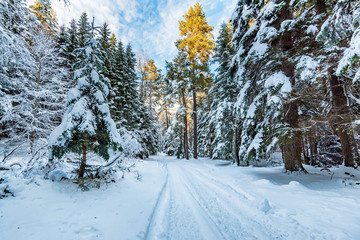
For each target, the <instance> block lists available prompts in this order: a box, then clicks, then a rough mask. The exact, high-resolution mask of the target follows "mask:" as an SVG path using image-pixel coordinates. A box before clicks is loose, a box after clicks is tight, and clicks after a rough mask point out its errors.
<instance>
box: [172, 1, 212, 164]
mask: <svg viewBox="0 0 360 240" xmlns="http://www.w3.org/2000/svg"><path fill="white" fill-rule="evenodd" d="M183 18H184V19H183V20H181V21H180V22H179V30H180V35H181V36H182V37H183V38H182V39H179V40H178V41H177V46H178V48H179V50H180V51H182V52H185V53H186V55H187V59H188V61H189V62H190V81H191V91H192V94H193V121H194V158H195V159H196V158H197V112H196V111H197V104H196V93H197V91H198V88H199V87H202V86H203V85H204V77H203V76H204V74H203V71H204V70H205V69H207V67H206V66H207V63H208V61H209V58H210V56H211V55H212V54H213V49H214V48H215V42H214V36H213V35H212V33H211V32H212V30H213V29H214V27H212V26H210V25H209V24H208V23H207V20H206V17H205V13H204V11H203V8H202V6H201V5H200V4H199V3H196V4H195V5H194V6H192V7H190V9H189V11H188V12H187V13H186V14H185V15H184V16H183Z"/></svg>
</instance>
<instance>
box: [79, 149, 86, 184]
mask: <svg viewBox="0 0 360 240" xmlns="http://www.w3.org/2000/svg"><path fill="white" fill-rule="evenodd" d="M82 151H83V157H82V159H81V164H80V170H79V178H83V177H84V174H85V167H86V143H85V142H83V144H82Z"/></svg>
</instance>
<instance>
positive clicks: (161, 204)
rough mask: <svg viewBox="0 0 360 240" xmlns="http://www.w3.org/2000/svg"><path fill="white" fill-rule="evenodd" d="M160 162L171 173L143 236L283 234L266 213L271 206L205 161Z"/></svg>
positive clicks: (164, 159)
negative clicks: (231, 181) (228, 180)
mask: <svg viewBox="0 0 360 240" xmlns="http://www.w3.org/2000/svg"><path fill="white" fill-rule="evenodd" d="M158 161H161V162H162V163H163V164H164V166H166V169H167V177H166V180H165V183H164V186H163V188H162V190H161V192H160V194H159V197H158V200H157V203H156V205H155V208H154V210H153V214H152V216H151V218H150V223H149V225H148V229H147V232H146V234H145V239H208V240H211V239H214V240H216V239H282V238H283V237H284V239H285V236H286V234H282V233H279V232H277V231H276V230H275V229H273V227H272V224H271V221H270V219H268V218H266V217H265V215H266V212H267V211H268V209H267V207H268V206H265V208H260V209H259V207H258V206H259V205H261V203H259V202H258V201H257V200H256V199H255V197H254V196H252V195H251V194H249V193H247V192H246V191H244V190H243V189H241V188H239V186H232V185H230V184H229V183H227V182H226V180H223V179H220V178H217V177H214V176H213V174H212V168H211V166H207V165H206V163H205V162H203V161H202V160H192V161H186V160H175V159H173V158H169V157H164V156H159V157H158ZM212 167H213V166H212ZM259 219H262V220H259ZM293 226H295V227H298V226H299V225H298V224H295V225H293ZM294 230H295V229H294ZM296 230H298V229H296Z"/></svg>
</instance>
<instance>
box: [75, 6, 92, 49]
mask: <svg viewBox="0 0 360 240" xmlns="http://www.w3.org/2000/svg"><path fill="white" fill-rule="evenodd" d="M88 35H90V23H89V19H88V16H87V14H86V12H83V13H82V14H81V16H80V19H79V20H78V22H77V38H78V44H79V47H80V48H84V47H85V42H86V39H88Z"/></svg>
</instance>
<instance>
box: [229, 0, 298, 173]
mask: <svg viewBox="0 0 360 240" xmlns="http://www.w3.org/2000/svg"><path fill="white" fill-rule="evenodd" d="M302 16H303V15H294V14H293V8H292V6H290V1H280V0H279V1H278V0H273V1H253V2H248V1H239V3H238V6H237V8H236V10H235V13H234V15H233V20H232V23H233V26H234V32H235V34H234V38H233V40H234V42H235V44H236V50H237V54H236V55H235V57H234V60H233V63H234V64H233V72H234V73H235V74H234V77H235V78H236V81H238V84H239V87H240V93H239V95H238V98H237V103H236V105H235V106H236V108H235V110H236V115H237V118H238V119H239V122H240V123H241V131H242V132H241V146H240V151H239V153H240V158H241V159H244V160H245V161H251V160H262V159H268V158H269V153H271V151H272V150H273V149H274V147H275V146H277V144H280V146H281V148H282V152H283V159H284V162H285V169H286V170H288V171H305V170H304V168H303V166H302V163H301V153H302V148H301V139H302V137H301V132H300V131H299V130H300V129H299V127H300V125H299V114H298V104H299V102H298V99H297V98H296V97H295V96H297V94H298V93H299V92H298V86H299V83H298V81H297V80H296V78H295V72H294V69H295V65H296V61H294V58H292V57H293V56H294V51H293V50H295V49H297V46H298V45H297V44H299V43H300V41H299V38H301V35H300V34H297V33H298V32H297V31H296V29H297V28H296V27H295V26H297V25H296V24H297V23H298V22H299V21H301V20H302V19H301V17H302Z"/></svg>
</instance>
